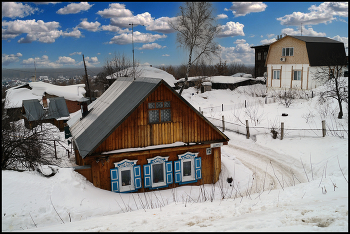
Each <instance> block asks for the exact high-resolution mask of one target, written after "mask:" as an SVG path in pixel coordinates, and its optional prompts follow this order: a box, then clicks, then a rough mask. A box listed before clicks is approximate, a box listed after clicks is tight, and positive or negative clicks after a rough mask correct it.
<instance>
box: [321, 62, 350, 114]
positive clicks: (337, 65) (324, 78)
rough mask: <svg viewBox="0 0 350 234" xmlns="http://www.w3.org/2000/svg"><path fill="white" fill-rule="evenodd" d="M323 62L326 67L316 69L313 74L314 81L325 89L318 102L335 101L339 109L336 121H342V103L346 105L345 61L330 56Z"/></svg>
mask: <svg viewBox="0 0 350 234" xmlns="http://www.w3.org/2000/svg"><path fill="white" fill-rule="evenodd" d="M325 62H326V64H328V65H326V66H322V67H319V68H317V70H316V72H315V73H314V79H316V80H318V81H319V82H321V83H322V84H323V85H324V87H325V90H323V91H321V92H320V101H321V102H325V101H326V100H327V99H335V100H336V101H337V103H338V107H339V114H338V119H342V118H343V106H342V103H343V102H345V103H346V104H348V81H347V77H344V70H345V69H346V67H347V65H346V60H345V57H344V56H341V55H331V56H327V57H326V59H325Z"/></svg>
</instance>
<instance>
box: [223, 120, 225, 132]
mask: <svg viewBox="0 0 350 234" xmlns="http://www.w3.org/2000/svg"><path fill="white" fill-rule="evenodd" d="M222 131H223V132H225V118H224V116H222Z"/></svg>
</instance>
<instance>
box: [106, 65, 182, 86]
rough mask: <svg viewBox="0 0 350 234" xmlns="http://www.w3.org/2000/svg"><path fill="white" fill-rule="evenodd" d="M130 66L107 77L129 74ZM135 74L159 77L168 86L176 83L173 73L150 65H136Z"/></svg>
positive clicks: (112, 77)
mask: <svg viewBox="0 0 350 234" xmlns="http://www.w3.org/2000/svg"><path fill="white" fill-rule="evenodd" d="M132 69H133V68H132V67H129V68H127V69H124V70H122V71H119V72H116V73H114V74H113V75H111V76H107V77H106V78H107V79H115V78H117V77H123V76H125V74H129V75H130V74H131V71H132ZM135 69H136V74H137V76H138V77H146V78H159V79H163V80H164V81H165V82H167V83H168V85H170V87H174V84H175V83H176V79H175V77H174V76H173V75H171V74H169V73H167V72H166V71H163V70H161V69H158V68H155V67H151V66H138V67H135Z"/></svg>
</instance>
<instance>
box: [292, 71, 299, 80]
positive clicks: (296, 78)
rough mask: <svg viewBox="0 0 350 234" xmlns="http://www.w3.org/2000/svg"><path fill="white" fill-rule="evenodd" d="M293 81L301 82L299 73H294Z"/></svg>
mask: <svg viewBox="0 0 350 234" xmlns="http://www.w3.org/2000/svg"><path fill="white" fill-rule="evenodd" d="M293 80H301V71H294V78H293Z"/></svg>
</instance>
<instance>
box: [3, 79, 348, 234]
mask: <svg viewBox="0 0 350 234" xmlns="http://www.w3.org/2000/svg"><path fill="white" fill-rule="evenodd" d="M264 89H265V86H263V85H253V86H244V87H239V88H237V89H235V90H233V91H230V90H213V91H210V92H205V93H200V92H198V93H197V90H196V89H194V88H189V89H185V90H184V91H183V95H182V96H183V97H184V98H185V99H186V100H187V101H189V102H190V103H191V104H192V105H193V106H194V107H195V108H197V109H198V108H199V107H201V110H203V114H204V115H205V116H206V117H207V118H208V119H209V120H210V121H212V122H213V123H214V124H215V125H217V126H219V127H220V129H221V126H222V125H221V117H222V116H225V121H226V130H225V132H224V133H225V135H227V136H228V137H229V138H230V141H229V144H228V145H225V146H223V147H222V155H221V159H222V172H221V174H220V180H219V181H218V182H217V183H216V184H215V185H214V186H213V185H209V184H206V185H203V186H190V185H188V186H182V187H178V188H176V189H169V190H161V191H154V192H148V193H135V194H117V193H112V192H109V191H106V190H101V189H99V188H96V187H94V186H93V185H92V184H91V183H90V182H88V181H87V180H86V179H85V178H84V177H83V176H81V175H80V174H78V173H76V172H74V171H73V169H72V168H69V167H70V166H74V159H72V157H71V158H70V159H68V158H67V155H66V152H65V150H63V149H60V150H58V156H59V157H61V158H62V159H63V160H64V162H65V164H64V165H63V166H62V168H59V172H58V173H57V174H56V175H55V176H53V177H50V178H45V177H43V176H41V175H40V174H39V173H37V172H15V171H2V231H23V230H24V231H34V232H39V231H41V232H49V231H62V232H68V231H93V232H95V231H143V232H148V231H150V232H151V231H156V232H160V231H166V232H170V231H197V232H203V231H204V232H205V231H212V232H213V231H215V232H221V231H228V232H233V231H250V232H255V231H266V232H271V231H274V232H281V231H282V232H283V231H289V232H290V231H293V232H294V231H298V232H305V231H317V232H318V231H326V232H334V231H342V232H347V231H348V112H347V111H348V110H347V108H344V109H345V110H344V111H345V113H344V117H343V119H341V120H337V119H336V116H337V103H336V102H329V103H328V104H324V105H320V104H319V103H318V101H317V97H314V98H310V99H295V101H294V103H293V104H292V105H291V106H290V107H289V108H286V107H285V106H283V105H280V104H279V103H278V102H272V103H268V104H264V100H265V98H262V97H261V96H257V97H256V96H255V95H254V93H261V92H263V93H264V92H265V90H264ZM271 99H273V98H271ZM245 102H246V103H248V104H249V105H247V107H244V103H245ZM222 106H223V109H224V110H223V111H222ZM281 113H288V116H286V117H282V116H281ZM249 116H250V117H249ZM254 116H255V117H258V119H259V121H258V122H256V121H254V118H253V117H254ZM334 116H335V118H334ZM246 119H247V120H249V124H250V131H251V136H250V138H249V139H247V138H246V136H245V135H244V134H245V131H246V129H245V126H244V125H243V124H245V120H246ZM216 120H219V121H216ZM321 120H326V123H327V136H326V137H322V133H321V131H320V130H318V129H320V128H321ZM241 122H243V124H242V123H241ZM281 122H284V124H285V128H286V129H285V136H284V139H283V140H280V139H273V138H272V136H271V133H270V131H269V129H270V127H272V126H277V128H279V127H280V124H281ZM229 129H233V130H234V131H237V132H238V133H236V132H233V131H230V130H229ZM293 129H300V130H293ZM305 129H309V130H305ZM315 129H317V130H315ZM331 129H338V130H339V131H337V132H336V131H330V130H331ZM60 137H61V138H62V139H63V138H64V133H60ZM45 168H46V167H45ZM45 168H44V169H45ZM46 169H47V168H46ZM228 177H232V178H233V182H232V184H231V185H232V186H230V185H229V184H228V183H227V178H228Z"/></svg>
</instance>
